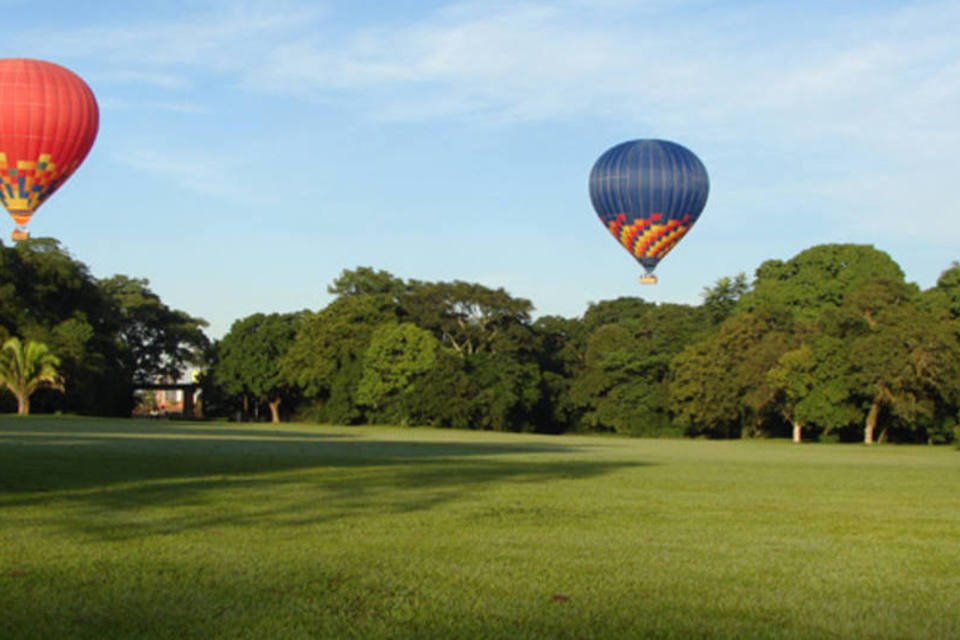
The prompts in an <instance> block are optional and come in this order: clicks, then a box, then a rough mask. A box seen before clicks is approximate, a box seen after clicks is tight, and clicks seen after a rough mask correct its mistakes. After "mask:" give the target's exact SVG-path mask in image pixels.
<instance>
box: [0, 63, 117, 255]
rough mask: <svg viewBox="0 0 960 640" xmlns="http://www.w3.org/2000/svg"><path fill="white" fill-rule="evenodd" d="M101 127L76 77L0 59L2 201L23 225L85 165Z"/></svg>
mask: <svg viewBox="0 0 960 640" xmlns="http://www.w3.org/2000/svg"><path fill="white" fill-rule="evenodd" d="M98 126H99V111H98V109H97V101H96V99H95V98H94V96H93V92H92V91H91V90H90V87H88V86H87V84H86V83H85V82H84V81H83V80H81V79H80V77H79V76H77V75H76V74H75V73H73V72H72V71H70V70H69V69H65V68H64V67H61V66H59V65H56V64H53V63H50V62H44V61H42V60H29V59H25V58H4V59H0V201H2V202H3V206H4V207H5V208H6V209H7V211H8V212H9V213H10V215H11V217H13V220H14V222H16V223H17V225H18V226H19V227H23V226H24V225H26V224H27V222H28V221H29V220H30V218H31V216H33V213H34V212H35V211H36V210H37V207H39V206H40V205H41V204H43V203H44V202H45V201H46V199H47V198H49V197H50V196H51V195H52V194H53V193H54V192H55V191H56V190H57V189H58V188H59V187H60V185H62V184H63V183H64V181H66V180H67V178H69V177H70V175H71V174H72V173H73V172H74V171H76V169H77V167H78V166H80V163H81V162H83V159H84V158H86V156H87V153H88V152H89V151H90V147H91V146H93V141H94V138H96V136H97V128H98ZM18 231H19V233H20V235H21V237H24V236H26V234H25V232H24V231H23V230H22V229H20V230H18ZM16 234H17V232H15V235H16Z"/></svg>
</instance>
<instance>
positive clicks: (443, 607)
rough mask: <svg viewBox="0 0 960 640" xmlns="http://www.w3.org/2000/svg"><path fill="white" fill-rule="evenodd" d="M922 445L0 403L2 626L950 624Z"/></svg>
mask: <svg viewBox="0 0 960 640" xmlns="http://www.w3.org/2000/svg"><path fill="white" fill-rule="evenodd" d="M958 488H960V454H958V452H957V451H955V450H953V449H948V448H933V447H894V446H882V447H873V448H868V447H862V446H848V445H843V446H841V445H803V446H793V445H792V444H790V443H784V442H763V441H746V442H706V441H681V440H627V439H620V438H602V437H572V436H571V437H542V436H533V435H518V434H493V433H478V432H459V431H446V430H432V429H398V428H390V427H363V428H355V427H349V428H346V427H340V428H336V427H320V426H297V425H284V426H282V427H281V428H279V429H277V428H272V427H268V426H260V425H212V424H204V423H174V422H165V421H131V420H98V419H79V418H56V419H55V418H43V417H33V418H29V419H17V418H14V417H3V418H0V612H2V613H0V636H2V637H4V638H50V637H71V638H111V637H113V638H127V637H147V638H214V637H222V638H228V637H229V638H266V637H269V638H316V637H338V638H339V637H357V638H361V637H362V638H405V637H425V638H457V637H462V638H468V637H469V638H474V637H480V638H484V637H489V638H507V637H509V638H517V637H520V638H524V637H527V638H609V637H638V636H643V637H676V638H681V637H683V638H688V637H704V638H734V637H748V636H749V637H782V638H822V637H838V638H839V637H852V636H857V637H877V638H884V637H890V638H893V637H896V638H903V637H918V638H924V637H925V638H942V637H951V636H954V637H956V636H958V635H960V596H958V594H960V492H958Z"/></svg>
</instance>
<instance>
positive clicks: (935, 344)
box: [845, 280, 960, 444]
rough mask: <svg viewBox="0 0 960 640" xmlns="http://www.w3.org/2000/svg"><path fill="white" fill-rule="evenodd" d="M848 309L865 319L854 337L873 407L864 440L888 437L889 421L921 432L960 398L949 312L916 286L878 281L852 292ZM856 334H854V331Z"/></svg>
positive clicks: (860, 375)
mask: <svg viewBox="0 0 960 640" xmlns="http://www.w3.org/2000/svg"><path fill="white" fill-rule="evenodd" d="M845 310H846V311H847V312H848V313H850V314H851V315H852V316H853V317H856V318H859V319H860V320H861V322H860V324H859V326H858V325H856V324H853V323H850V324H851V326H853V327H855V328H856V330H855V333H854V335H852V337H851V339H850V356H851V358H852V360H853V361H854V362H855V363H856V371H855V373H854V380H855V382H856V384H857V386H858V390H859V393H860V395H861V397H862V398H863V399H864V403H865V404H866V405H867V406H869V410H868V412H867V417H866V420H865V422H864V442H866V443H868V444H869V443H872V442H874V440H875V437H876V432H877V429H878V428H880V429H881V432H880V435H879V439H880V440H881V441H883V440H886V439H887V436H888V434H889V428H890V426H889V421H888V424H887V426H883V425H882V422H883V418H884V414H888V416H889V417H890V418H896V419H897V420H898V425H897V426H898V427H899V428H901V429H904V430H906V431H907V432H912V433H914V434H917V433H918V430H919V426H920V421H921V420H929V419H932V418H934V417H935V415H936V413H937V408H938V406H943V405H952V406H956V402H957V392H958V390H957V384H956V380H957V378H958V375H960V365H958V362H960V343H958V340H957V333H956V325H955V322H954V321H953V319H952V318H951V317H950V316H949V315H948V313H947V312H946V310H944V309H939V308H935V307H934V308H929V307H927V306H926V305H925V304H923V301H922V298H921V296H920V295H919V292H918V291H917V289H916V287H915V286H913V285H907V284H905V283H902V282H897V281H890V280H877V281H875V282H874V283H871V284H870V285H869V286H865V287H862V288H861V289H860V290H858V291H856V292H855V293H854V294H852V295H850V296H849V298H848V300H847V304H846V306H845ZM851 333H853V332H851Z"/></svg>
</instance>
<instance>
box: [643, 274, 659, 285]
mask: <svg viewBox="0 0 960 640" xmlns="http://www.w3.org/2000/svg"><path fill="white" fill-rule="evenodd" d="M640 284H657V276H655V275H653V274H652V273H648V274H646V275H644V276H640Z"/></svg>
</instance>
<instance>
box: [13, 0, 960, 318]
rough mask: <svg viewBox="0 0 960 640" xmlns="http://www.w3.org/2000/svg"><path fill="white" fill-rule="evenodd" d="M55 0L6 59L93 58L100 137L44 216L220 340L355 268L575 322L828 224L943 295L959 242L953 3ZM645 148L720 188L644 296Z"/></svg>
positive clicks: (728, 268)
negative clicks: (634, 165)
mask: <svg viewBox="0 0 960 640" xmlns="http://www.w3.org/2000/svg"><path fill="white" fill-rule="evenodd" d="M37 7H38V5H37V4H36V3H35V2H19V1H11V0H0V8H2V9H3V13H4V16H5V21H4V27H5V28H4V32H5V38H4V46H3V49H2V50H0V55H2V56H6V57H35V58H42V59H47V60H51V61H55V62H58V63H60V64H63V65H65V66H67V67H69V68H71V69H73V70H74V71H76V72H77V73H78V74H79V75H81V76H82V77H83V78H84V79H86V80H87V82H88V84H90V86H91V88H92V89H93V90H94V93H95V94H96V95H97V98H98V100H99V103H100V108H101V128H100V134H99V137H98V140H97V142H96V143H95V145H94V148H93V150H92V152H91V154H90V156H89V157H88V158H87V161H86V163H85V164H84V165H83V166H82V167H81V169H80V170H79V171H78V172H77V173H76V174H75V175H74V176H73V178H72V179H71V180H70V182H68V183H67V184H66V185H65V186H64V187H63V188H62V189H61V190H60V191H59V192H58V193H57V194H56V196H55V197H53V198H51V199H50V200H49V201H48V202H47V203H46V204H45V205H44V207H43V208H42V209H41V210H40V211H39V212H38V213H37V215H36V216H35V217H34V219H33V221H32V222H31V231H32V233H33V234H34V235H35V236H54V237H57V238H58V239H59V240H60V241H61V242H62V243H63V244H64V245H65V246H66V247H67V248H68V249H69V250H70V251H71V252H72V253H73V254H74V255H75V256H76V257H77V258H78V259H80V260H82V261H83V262H85V263H87V264H88V265H90V267H91V269H92V270H93V272H94V274H95V275H97V276H100V277H103V276H109V275H111V274H114V273H124V274H127V275H130V276H135V277H145V278H148V279H149V280H150V282H151V287H152V288H153V289H154V291H156V292H157V293H158V294H160V295H161V297H162V298H163V299H164V301H165V302H167V303H168V304H170V305H171V306H174V307H176V308H180V309H183V310H185V311H188V312H189V313H191V314H193V315H197V316H200V317H203V318H205V319H207V320H209V321H210V323H211V327H210V331H209V333H210V334H211V335H212V336H215V337H216V336H220V335H222V334H223V333H224V332H225V331H226V330H227V329H228V328H229V326H230V323H231V322H233V321H234V320H236V319H238V318H240V317H243V316H246V315H249V314H251V313H255V312H258V311H262V312H273V311H293V310H297V309H304V308H309V309H318V308H320V307H322V306H324V305H325V304H326V303H327V302H329V296H328V294H327V293H326V287H327V285H328V284H329V283H330V282H331V281H332V280H333V279H334V278H335V277H336V276H337V275H338V274H339V273H340V271H341V270H343V269H344V268H353V267H355V266H358V265H368V266H373V267H376V268H379V269H386V270H388V271H390V272H392V273H394V274H395V275H397V276H400V277H403V278H417V279H423V280H452V279H462V280H467V281H474V282H481V283H484V284H486V285H489V286H493V287H500V286H502V287H505V288H506V289H507V290H508V291H510V292H511V293H512V294H514V295H517V296H522V297H526V298H529V299H531V300H532V301H533V303H534V304H535V305H536V307H537V313H538V314H560V315H565V316H578V315H581V314H582V313H583V312H584V310H585V309H586V306H587V304H588V303H589V302H590V301H597V300H602V299H610V298H614V297H617V296H625V295H640V296H643V297H645V298H647V299H649V300H654V301H664V302H667V301H669V302H688V303H696V302H698V301H699V296H700V292H701V291H702V289H703V288H704V287H705V286H709V285H710V284H712V283H713V282H714V281H715V280H716V279H717V278H719V277H721V276H724V275H733V274H736V273H738V272H740V271H746V272H747V273H748V274H752V272H753V270H754V269H755V268H756V267H757V266H758V265H759V264H760V262H762V261H763V260H766V259H769V258H783V259H785V258H789V257H790V256H792V255H794V254H795V253H797V252H798V251H800V250H802V249H804V248H807V247H809V246H812V245H815V244H819V243H825V242H858V243H869V244H874V245H876V246H877V247H878V248H881V249H883V250H885V251H887V252H889V253H890V254H891V255H892V256H893V258H894V259H895V260H897V261H898V262H899V263H900V265H901V266H902V267H903V268H904V270H905V271H906V274H907V277H908V279H910V280H912V281H915V282H917V283H919V284H920V285H921V286H923V287H928V286H931V285H932V284H933V283H934V282H935V281H936V278H937V276H938V275H939V273H940V272H941V271H942V270H943V269H944V268H946V267H947V266H948V265H949V264H950V262H951V261H953V260H955V259H957V258H960V251H958V250H957V247H958V243H960V198H958V197H957V192H958V188H957V183H958V181H960V171H958V169H960V162H958V161H957V160H956V158H955V149H956V148H957V147H958V146H960V126H958V124H957V122H958V117H957V114H960V38H958V37H957V34H958V33H960V3H958V2H956V1H955V0H952V1H950V2H885V1H873V2H842V1H837V0H833V1H829V2H819V1H809V2H802V3H801V2H711V1H707V0H701V1H698V0H690V1H682V0H680V1H676V2H670V1H666V0H649V1H646V2H627V1H623V0H591V1H585V0H560V1H555V2H539V1H528V2H507V1H496V0H490V1H484V2H439V1H414V0H406V1H394V2H373V1H370V0H342V1H341V0H332V1H329V2H297V1H292V0H290V1H288V0H271V1H269V2H259V1H252V0H251V1H237V2H227V1H215V0H211V1H199V0H198V1H194V2H184V1H173V0H165V1H163V2H153V1H149V0H144V1H140V2H136V3H131V2H126V1H117V2H112V1H108V0H103V1H97V2H94V1H90V2H76V1H72V2H46V3H44V4H43V11H40V10H38V8H37ZM647 137H655V138H666V139H670V140H675V141H677V142H680V143H681V144H683V145H685V146H687V147H688V148H690V149H691V150H693V151H694V152H695V153H697V155H699V156H700V158H701V159H702V160H703V162H704V164H705V165H706V167H707V169H708V171H709V173H710V178H711V195H710V200H709V201H708V203H707V206H706V209H705V210H704V213H703V215H702V217H701V218H700V221H699V222H698V223H697V226H696V227H695V228H694V229H693V230H692V231H691V232H690V234H689V235H687V237H686V238H685V239H684V240H683V242H681V243H680V245H678V246H677V248H675V249H674V251H673V252H672V253H671V254H670V255H669V256H668V257H667V258H666V259H665V260H664V261H663V263H662V264H661V265H660V267H659V268H658V270H657V273H658V275H659V277H660V284H659V285H658V286H656V287H642V288H641V287H640V285H638V284H637V276H638V275H639V274H640V273H641V269H640V267H639V266H638V265H637V264H636V263H635V262H634V261H633V259H632V258H631V257H630V256H629V255H627V253H626V252H625V251H624V250H623V249H621V248H620V247H619V245H617V244H616V242H615V241H614V240H613V238H612V237H610V235H609V234H608V233H607V232H606V231H605V230H604V229H603V227H602V226H601V225H600V224H599V223H598V221H597V219H596V218H595V216H594V214H593V211H592V209H591V206H590V201H589V198H588V195H587V175H588V173H589V171H590V167H591V166H592V165H593V162H594V161H595V160H596V158H597V157H598V156H599V155H600V154H601V153H602V152H603V151H604V150H606V149H607V148H609V147H610V146H613V145H614V144H616V143H618V142H621V141H623V140H629V139H633V138H647ZM3 224H4V226H2V227H0V233H2V234H3V236H4V237H8V236H9V230H10V228H11V227H12V223H11V222H10V221H9V219H6V221H5V222H4V223H3Z"/></svg>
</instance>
